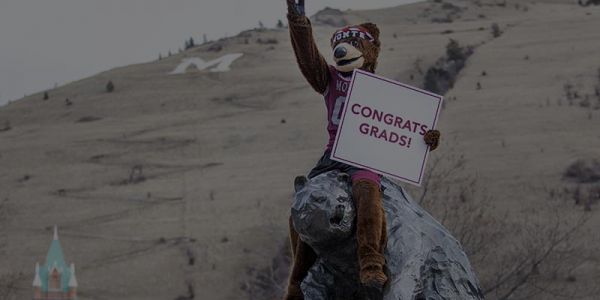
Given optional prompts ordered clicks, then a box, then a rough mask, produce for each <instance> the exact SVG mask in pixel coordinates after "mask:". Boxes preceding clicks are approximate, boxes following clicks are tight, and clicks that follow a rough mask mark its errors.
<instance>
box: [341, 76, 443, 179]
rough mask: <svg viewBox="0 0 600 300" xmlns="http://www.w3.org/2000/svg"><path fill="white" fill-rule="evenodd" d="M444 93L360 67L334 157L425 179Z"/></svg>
mask: <svg viewBox="0 0 600 300" xmlns="http://www.w3.org/2000/svg"><path fill="white" fill-rule="evenodd" d="M441 107H442V96H439V95H436V94H433V93H430V92H427V91H424V90H421V89H418V88H415V87H412V86H408V85H405V84H402V83H400V82H396V81H393V80H390V79H386V78H383V77H380V76H377V75H375V74H372V73H368V72H365V71H362V70H356V71H355V72H354V75H353V76H352V82H351V83H350V88H349V91H348V97H347V100H346V103H345V107H344V112H343V114H342V120H341V122H340V126H339V129H338V133H337V136H336V139H335V144H334V146H333V151H332V152H331V159H333V160H336V161H339V162H343V163H345V164H348V165H352V166H355V167H359V168H363V169H368V170H371V171H373V172H375V173H378V174H381V175H384V176H389V177H393V178H396V179H399V180H401V181H404V182H407V183H411V184H415V185H421V182H422V179H423V172H424V170H425V162H426V161H427V156H428V154H429V147H428V146H427V144H425V141H424V140H423V136H424V135H425V133H426V132H427V131H429V130H431V129H434V128H435V125H436V122H437V119H438V115H439V113H440V109H441Z"/></svg>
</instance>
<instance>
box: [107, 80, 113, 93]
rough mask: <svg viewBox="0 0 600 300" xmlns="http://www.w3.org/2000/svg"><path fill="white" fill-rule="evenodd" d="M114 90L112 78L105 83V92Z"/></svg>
mask: <svg viewBox="0 0 600 300" xmlns="http://www.w3.org/2000/svg"><path fill="white" fill-rule="evenodd" d="M114 91H115V85H114V83H113V82H112V80H109V81H108V83H107V84H106V92H107V93H112V92H114Z"/></svg>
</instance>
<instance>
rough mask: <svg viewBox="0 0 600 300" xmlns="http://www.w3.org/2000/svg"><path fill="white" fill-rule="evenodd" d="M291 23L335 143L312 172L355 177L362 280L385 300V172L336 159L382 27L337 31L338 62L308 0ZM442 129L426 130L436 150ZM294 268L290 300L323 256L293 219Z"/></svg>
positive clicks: (291, 4) (296, 7) (292, 11)
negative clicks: (353, 94)
mask: <svg viewBox="0 0 600 300" xmlns="http://www.w3.org/2000/svg"><path fill="white" fill-rule="evenodd" d="M287 6H288V15H287V18H288V23H289V30H290V35H291V41H292V46H293V48H294V53H295V55H296V60H297V62H298V66H299V67H300V70H301V71H302V74H303V75H304V77H305V78H306V80H307V81H308V83H309V84H310V86H311V87H312V88H313V89H314V90H315V91H316V92H318V93H319V94H321V95H323V97H324V100H325V105H326V108H327V120H328V125H327V130H328V132H329V141H328V143H327V146H326V149H325V153H324V154H323V156H322V157H321V158H320V160H319V161H318V163H317V165H316V166H315V167H314V168H313V169H312V171H311V172H310V173H309V175H308V178H314V177H316V176H317V175H320V174H322V173H325V172H328V171H332V170H338V171H340V172H343V173H346V174H348V175H349V176H350V178H349V180H351V183H352V198H353V201H354V205H355V206H356V235H357V243H358V245H357V255H358V265H359V267H360V270H359V274H360V283H361V285H362V287H363V290H364V294H365V295H366V298H367V299H372V300H375V299H382V298H383V287H384V285H385V283H386V282H387V276H386V274H385V272H384V267H385V257H384V254H383V251H384V249H385V245H386V237H387V235H386V234H387V233H386V220H385V214H384V211H383V206H382V200H381V192H380V187H381V185H380V184H381V178H380V175H378V174H376V173H373V172H371V171H369V170H365V169H360V168H356V167H352V166H349V165H346V164H343V163H340V162H337V161H333V160H331V159H330V156H331V149H332V147H333V144H334V140H335V136H336V134H337V130H338V125H339V121H340V116H341V113H342V111H343V106H344V102H345V100H346V95H347V92H348V86H349V83H350V80H351V76H352V73H353V71H354V70H355V69H361V70H364V71H367V72H371V73H374V72H375V68H376V67H377V59H378V56H379V51H380V48H381V42H380V40H379V29H378V28H377V25H375V24H373V23H363V24H360V25H354V26H348V27H344V28H341V29H339V30H337V31H336V32H335V33H334V34H333V36H332V38H331V41H330V42H331V47H332V50H333V62H334V64H333V65H329V64H328V63H327V61H326V60H325V58H324V57H323V56H322V55H321V53H320V52H319V49H318V48H317V45H316V43H315V41H314V38H313V33H312V27H311V22H310V20H309V19H308V18H307V17H306V16H305V6H304V0H299V1H298V2H296V1H295V0H287ZM439 138H440V133H439V132H438V131H437V130H432V131H429V132H427V133H426V134H425V136H424V139H425V143H426V144H427V145H429V147H430V150H433V149H435V148H436V147H437V146H438V144H439ZM290 238H291V245H292V255H293V261H294V263H293V266H292V271H291V275H290V279H289V285H288V291H287V295H286V298H285V299H288V300H290V299H304V295H303V294H302V291H301V288H300V284H301V282H302V280H303V279H304V278H305V276H306V275H307V272H308V270H309V269H310V267H311V266H312V265H313V264H314V262H315V261H316V259H317V254H316V253H315V251H314V250H313V249H311V247H310V246H309V245H307V244H306V243H305V242H303V241H302V240H301V239H300V238H299V237H298V233H297V232H296V230H295V229H294V224H293V222H292V220H291V219H290Z"/></svg>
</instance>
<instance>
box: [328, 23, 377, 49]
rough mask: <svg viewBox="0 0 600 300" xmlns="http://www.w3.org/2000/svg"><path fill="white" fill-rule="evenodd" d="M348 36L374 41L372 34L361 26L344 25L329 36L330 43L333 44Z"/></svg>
mask: <svg viewBox="0 0 600 300" xmlns="http://www.w3.org/2000/svg"><path fill="white" fill-rule="evenodd" d="M349 38H359V39H363V40H367V41H369V42H371V43H372V42H374V41H375V39H374V38H373V36H372V35H371V34H370V33H369V32H368V31H366V30H365V29H364V28H362V27H346V28H342V29H340V30H338V31H336V32H335V33H334V34H333V37H332V38H331V44H332V45H333V44H335V43H337V42H339V41H341V40H345V39H349Z"/></svg>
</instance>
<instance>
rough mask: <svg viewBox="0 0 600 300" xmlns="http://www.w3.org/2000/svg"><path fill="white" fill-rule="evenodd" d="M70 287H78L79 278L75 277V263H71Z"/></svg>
mask: <svg viewBox="0 0 600 300" xmlns="http://www.w3.org/2000/svg"><path fill="white" fill-rule="evenodd" d="M69 287H70V288H74V287H77V278H75V264H74V263H71V279H69Z"/></svg>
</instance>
